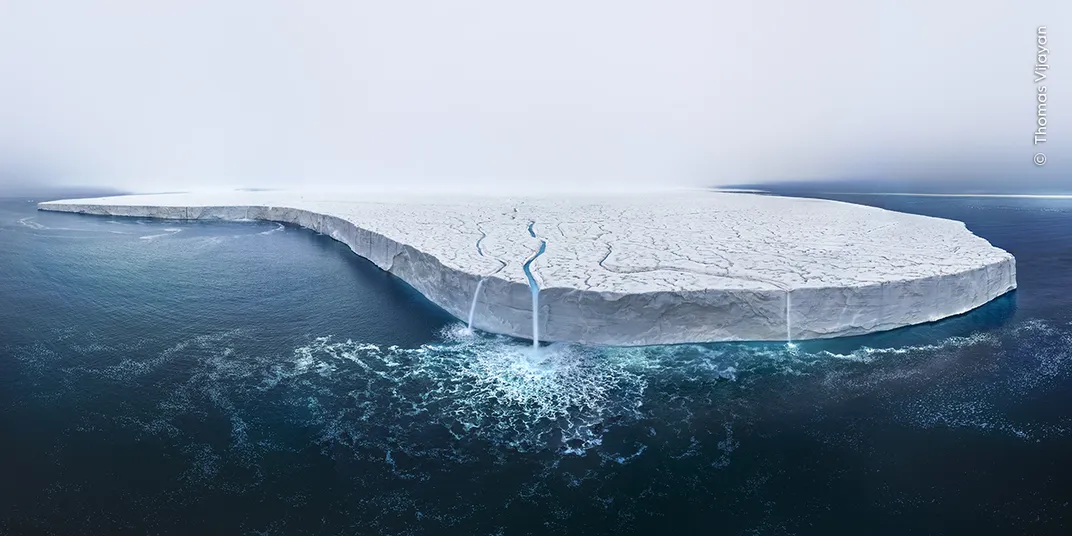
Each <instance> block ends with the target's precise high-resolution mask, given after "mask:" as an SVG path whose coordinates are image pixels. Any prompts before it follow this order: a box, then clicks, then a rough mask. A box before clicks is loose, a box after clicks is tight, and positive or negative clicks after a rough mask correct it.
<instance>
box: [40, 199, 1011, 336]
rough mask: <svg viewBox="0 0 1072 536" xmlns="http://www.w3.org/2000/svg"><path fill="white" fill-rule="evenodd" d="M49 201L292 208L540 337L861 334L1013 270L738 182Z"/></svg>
mask: <svg viewBox="0 0 1072 536" xmlns="http://www.w3.org/2000/svg"><path fill="white" fill-rule="evenodd" d="M38 208H40V209H42V210H54V211H65V212H79V213H85V214H100V215H113V216H139V217H154V218H168V219H200V220H205V219H222V220H270V221H276V222H283V223H290V224H296V225H299V226H302V227H306V228H309V229H312V230H314V231H317V232H320V233H323V234H325V235H329V236H331V237H332V238H334V239H336V240H339V241H341V242H343V243H345V244H346V245H348V246H349V247H350V249H352V250H353V251H354V252H355V253H357V254H358V255H360V256H362V257H365V258H367V259H368V260H370V261H372V262H373V263H375V264H376V265H377V266H379V267H380V268H381V269H383V270H386V271H389V272H391V273H392V274H394V275H396V276H398V277H399V278H401V279H402V280H404V281H406V282H407V283H409V284H410V285H412V286H413V287H414V288H415V289H417V290H418V291H419V292H421V293H422V294H423V295H424V296H426V297H427V298H428V299H429V300H431V301H432V302H434V303H436V304H437V305H439V306H440V307H442V308H443V309H445V310H446V311H448V312H449V313H451V314H452V315H454V316H455V317H457V318H459V319H461V320H463V321H465V320H467V319H468V318H469V317H470V311H472V324H473V327H474V328H476V329H482V330H485V331H490V332H494V333H500V334H506V335H513V336H518V337H524V338H532V335H533V330H534V328H538V334H539V338H540V340H544V339H546V340H551V341H571V342H580V343H589V344H611V345H646V344H673V343H688V342H712V341H745V340H755V341H759V340H787V339H792V340H798V339H813V338H825V337H838V336H849V335H859V334H864V333H870V332H875V331H883V330H888V329H894V328H898V327H902V326H907V325H912V324H918V323H923V322H929V321H934V320H938V319H941V318H944V317H948V316H952V315H956V314H960V313H964V312H966V311H969V310H971V309H973V308H975V307H978V306H980V305H982V304H984V303H986V302H988V301H990V300H992V299H994V298H996V297H998V296H1000V295H1002V294H1004V293H1006V292H1008V291H1010V290H1012V289H1014V288H1015V287H1016V268H1015V259H1014V258H1013V257H1012V255H1010V254H1009V253H1007V252H1005V251H1003V250H1001V249H998V248H996V247H994V246H992V245H990V243H989V242H987V241H986V240H984V239H982V238H980V237H978V236H975V235H974V234H972V233H971V232H969V231H968V230H967V229H966V228H965V226H964V224H963V223H961V222H957V221H952V220H944V219H938V218H931V217H926V216H918V215H912V214H904V213H899V212H892V211H888V210H883V209H878V208H873V207H866V206H862V205H854V204H848V203H841V202H835V201H826V200H816V199H802V198H788V197H775V196H761V195H752V194H743V193H718V192H708V191H684V192H666V193H659V194H651V193H648V194H643V195H638V194H631V195H626V194H622V195H606V196H598V197H596V196H571V197H561V196H559V197H551V196H547V197H524V198H522V197H510V198H508V197H479V196H470V197H463V196H434V197H433V196H417V195H400V194H395V195H390V194H357V193H339V194H330V193H325V194H311V193H293V192H277V191H272V192H264V191H236V192H226V193H212V194H155V195H136V196H117V197H102V198H95V199H76V200H62V201H50V202H45V203H40V204H39V205H38ZM541 244H546V245H545V247H544V248H543V252H542V253H540V250H541ZM526 264H527V266H528V270H526ZM529 275H531V281H530V279H529ZM482 279H483V280H484V282H483V284H481V283H480V281H481V280H482ZM533 284H534V285H536V286H537V288H538V295H539V302H538V303H539V308H538V315H537V320H538V324H534V323H533V311H532V305H533V298H532V292H531V291H532V286H531V285H533ZM478 289H479V293H477V290H478ZM474 299H475V305H474Z"/></svg>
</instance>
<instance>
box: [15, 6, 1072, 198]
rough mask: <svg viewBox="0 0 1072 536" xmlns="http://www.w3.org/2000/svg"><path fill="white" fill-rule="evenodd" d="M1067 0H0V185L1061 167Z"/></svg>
mask: <svg viewBox="0 0 1072 536" xmlns="http://www.w3.org/2000/svg"><path fill="white" fill-rule="evenodd" d="M1069 21H1072V3H1069V2H1067V1H1064V0H1032V1H1030V2H1023V1H1019V0H984V1H978V2H976V1H969V0H937V1H892V0H891V1H871V2H857V1H850V0H820V1H817V2H807V3H802V2H795V1H790V0H775V1H772V2H765V3H752V4H747V5H746V4H742V3H737V2H733V3H730V2H711V1H700V0H662V1H654V0H639V1H627V2H621V1H618V2H612V1H609V0H579V1H572V2H566V1H562V0H548V1H545V2H539V3H532V4H526V5H518V4H516V3H503V2H493V1H491V0H461V1H457V2H433V1H429V0H407V1H400V2H389V3H383V2H367V1H359V2H346V1H341V0H315V1H310V2H303V3H300V4H298V3H293V2H282V1H258V2H253V1H249V0H236V1H231V2H226V3H220V2H209V1H206V0H183V1H172V0H161V1H158V2H152V3H148V4H147V3H144V2H135V1H133V0H109V1H101V2H93V3H86V2H76V1H73V0H52V1H44V2H42V1H39V0H2V1H0V189H7V190H12V189H17V188H22V189H25V188H27V187H29V186H33V187H40V186H42V185H53V186H57V185H64V186H80V187H85V186H92V187H101V188H116V189H121V190H132V191H161V190H175V189H206V188H232V187H260V188H279V187H295V186H303V187H324V188H327V187H331V188H334V189H366V188H370V187H376V188H387V187H389V188H422V189H426V188H436V189H459V190H471V191H488V190H562V189H599V188H606V187H610V186H613V187H615V188H618V189H636V188H652V187H662V186H698V185H725V184H744V183H756V182H765V181H774V180H803V179H817V178H821V179H840V178H855V179H872V178H876V179H877V178H882V179H886V180H889V179H893V180H902V179H903V180H906V181H932V180H933V181H944V182H948V183H949V184H951V185H963V184H968V185H971V186H972V187H974V188H980V187H982V188H987V187H988V185H992V186H993V187H992V188H991V189H994V190H1001V191H1008V190H1014V189H1015V188H1016V187H1018V186H1020V185H1024V184H1028V183H1030V184H1033V185H1036V186H1038V185H1041V186H1043V187H1048V188H1050V189H1062V186H1063V185H1064V184H1067V183H1069V179H1070V174H1069V170H1070V169H1072V166H1070V165H1069V162H1070V161H1072V151H1070V150H1069V149H1070V148H1072V128H1070V127H1069V125H1072V112H1069V110H1070V109H1072V75H1070V74H1069V73H1072V60H1070V59H1069V57H1072V45H1070V43H1072V24H1069ZM1042 25H1044V26H1046V27H1047V33H1048V43H1047V48H1048V49H1049V51H1048V52H1049V55H1048V57H1047V62H1048V64H1049V66H1050V70H1049V71H1048V72H1047V80H1046V81H1045V84H1046V85H1047V86H1048V95H1049V97H1048V98H1049V103H1050V108H1049V110H1048V124H1049V128H1050V138H1049V140H1048V141H1047V142H1046V143H1045V144H1043V145H1039V146H1035V145H1033V144H1032V133H1033V131H1034V128H1035V124H1034V123H1035V120H1036V107H1035V106H1036V91H1037V88H1036V84H1035V82H1034V79H1035V77H1034V76H1033V72H1032V71H1033V67H1034V64H1035V60H1036V53H1037V47H1036V29H1037V27H1038V26H1042ZM1038 151H1042V152H1045V153H1046V154H1047V156H1048V163H1047V164H1046V166H1044V167H1042V168H1037V167H1036V166H1035V165H1034V164H1033V163H1032V155H1033V154H1034V153H1036V152H1038Z"/></svg>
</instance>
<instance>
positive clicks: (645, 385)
mask: <svg viewBox="0 0 1072 536" xmlns="http://www.w3.org/2000/svg"><path fill="white" fill-rule="evenodd" d="M846 199H847V200H851V201H856V202H867V203H869V204H879V205H880V206H887V208H893V209H899V210H906V211H911V212H919V213H923V214H928V215H936V216H945V217H953V218H957V219H961V220H964V221H966V222H968V224H969V228H971V229H972V230H973V231H975V232H976V233H978V234H980V235H982V236H984V237H985V238H988V239H989V240H991V241H992V242H993V243H994V244H995V245H997V246H999V247H1003V248H1005V249H1007V250H1009V251H1010V252H1012V253H1013V254H1014V255H1016V257H1017V261H1018V265H1017V268H1018V279H1019V284H1020V287H1019V290H1018V291H1017V292H1016V293H1014V294H1012V295H1009V296H1006V297H1004V298H1002V299H1000V300H997V301H996V302H994V303H992V304H990V305H988V306H986V307H983V308H981V309H979V310H977V311H975V312H972V313H970V314H968V315H964V316H961V317H958V318H954V319H949V320H946V321H943V322H939V323H936V324H931V325H926V326H919V327H914V328H909V329H904V330H898V331H895V332H890V333H885V334H878V335H873V336H868V337H860V338H854V339H846V340H836V341H813V342H804V343H800V344H798V345H797V346H796V347H794V348H788V347H786V345H783V344H719V345H681V346H672V347H648V348H628V349H614V348H595V347H583V346H575V345H560V344H552V345H549V346H545V347H544V348H542V349H541V351H540V352H538V353H536V352H533V349H532V347H531V343H529V342H528V341H521V340H514V339H510V338H506V337H498V336H491V335H486V334H479V333H478V334H475V335H472V334H469V333H467V331H466V330H465V329H464V325H463V323H462V322H461V321H459V320H456V319H453V318H450V317H449V316H447V315H446V314H444V313H443V312H442V311H439V310H438V309H436V308H435V307H434V306H432V305H430V304H429V303H428V302H426V301H425V300H424V299H423V298H421V297H420V296H419V295H417V294H416V293H415V292H414V291H413V290H412V289H410V288H409V287H408V286H406V285H405V284H404V283H401V282H400V281H398V280H397V279H394V278H392V277H390V276H388V275H386V274H383V273H382V272H380V271H379V270H377V269H376V268H375V267H373V266H372V265H371V264H370V263H368V262H366V261H364V260H362V259H359V258H356V257H355V256H354V255H352V254H351V253H350V252H349V250H348V249H347V248H346V247H345V246H343V245H341V244H339V243H336V242H334V241H332V240H331V239H329V238H327V237H324V236H318V235H316V234H315V233H313V232H311V231H308V230H302V229H297V228H293V227H285V226H281V225H277V224H274V223H186V222H159V221H151V220H139V219H110V218H96V217H86V216H79V215H72V214H55V213H39V212H37V211H35V210H34V205H33V203H31V202H30V200H28V199H6V200H2V201H0V455H2V457H3V459H4V460H6V461H7V462H8V468H7V471H6V473H7V474H8V475H9V476H10V477H9V478H4V479H2V480H0V499H3V501H4V503H5V504H7V505H9V507H8V508H5V509H3V510H0V533H27V532H53V533H62V534H76V533H92V534H99V533H105V532H106V533H112V534H121V533H137V534H146V533H150V534H190V533H199V532H200V533H227V534H253V533H258V534H340V533H345V534H455V533H456V534H561V533H568V534H611V533H614V534H623V533H635V534H647V533H665V532H666V531H676V532H682V533H703V534H711V533H723V534H782V533H784V534H790V533H791V534H828V533H830V532H832V531H852V532H854V533H861V532H862V533H889V534H902V533H904V532H907V531H912V530H915V531H919V532H928V533H931V532H949V531H952V530H953V529H954V528H955V529H957V531H960V529H963V531H968V530H977V531H982V532H992V531H994V530H1001V531H1004V532H1031V533H1036V534H1037V533H1061V531H1062V530H1063V529H1064V528H1067V527H1066V525H1067V524H1068V523H1069V522H1070V521H1072V508H1070V507H1069V501H1070V500H1072V469H1070V468H1069V467H1070V464H1067V463H1066V456H1067V452H1069V451H1070V450H1069V449H1070V448H1072V410H1070V409H1069V408H1072V394H1070V393H1072V389H1070V387H1072V347H1070V343H1072V325H1070V322H1072V314H1069V312H1070V311H1069V309H1070V308H1069V305H1070V298H1069V296H1072V294H1070V293H1069V289H1070V287H1072V280H1070V279H1069V278H1070V277H1072V276H1069V275H1068V274H1069V273H1070V271H1069V269H1070V268H1072V254H1070V252H1072V242H1070V240H1072V239H1069V238H1068V237H1069V236H1070V234H1069V230H1070V229H1072V225H1070V223H1072V201H1052V200H1051V201H1047V200H1023V199H1014V200H973V199H967V198H966V199H956V200H950V199H921V198H877V197H875V198H859V197H857V198H855V199H853V198H846Z"/></svg>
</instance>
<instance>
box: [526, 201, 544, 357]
mask: <svg viewBox="0 0 1072 536" xmlns="http://www.w3.org/2000/svg"><path fill="white" fill-rule="evenodd" d="M533 225H536V222H534V221H531V222H529V234H530V235H532V237H533V238H537V236H536V231H533V230H532V226H533ZM546 250H547V241H546V240H540V249H539V250H537V251H536V253H535V254H534V255H533V256H531V257H529V260H527V261H525V264H524V265H522V267H521V268H522V269H523V270H525V277H527V278H528V280H529V290H531V291H532V347H533V348H539V347H540V316H539V306H540V285H538V284H537V283H536V278H534V277H532V268H531V267H532V261H534V260H536V257H539V256H540V255H543V253H544V251H546Z"/></svg>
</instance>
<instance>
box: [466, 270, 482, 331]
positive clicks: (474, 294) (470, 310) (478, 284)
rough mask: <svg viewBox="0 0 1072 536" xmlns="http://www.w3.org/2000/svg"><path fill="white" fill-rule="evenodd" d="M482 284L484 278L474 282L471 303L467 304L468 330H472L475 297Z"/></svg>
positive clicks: (478, 293)
mask: <svg viewBox="0 0 1072 536" xmlns="http://www.w3.org/2000/svg"><path fill="white" fill-rule="evenodd" d="M482 286H484V278H483V277H481V278H480V281H477V283H476V291H474V292H473V304H472V305H470V306H469V326H468V327H469V331H470V332H472V331H473V314H474V313H476V298H477V296H479V295H480V287H482Z"/></svg>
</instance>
